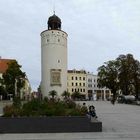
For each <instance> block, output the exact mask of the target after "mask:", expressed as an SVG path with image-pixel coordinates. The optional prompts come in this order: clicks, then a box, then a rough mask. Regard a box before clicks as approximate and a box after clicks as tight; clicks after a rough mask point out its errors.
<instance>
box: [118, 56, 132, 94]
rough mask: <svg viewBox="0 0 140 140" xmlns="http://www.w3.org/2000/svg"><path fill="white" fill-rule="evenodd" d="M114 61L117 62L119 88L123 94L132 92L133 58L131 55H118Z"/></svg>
mask: <svg viewBox="0 0 140 140" xmlns="http://www.w3.org/2000/svg"><path fill="white" fill-rule="evenodd" d="M116 61H118V62H119V69H118V73H119V75H118V80H119V85H120V90H121V91H122V93H123V95H129V94H130V93H132V92H133V84H132V79H133V75H132V73H133V64H134V58H133V55H131V54H127V55H120V56H119V57H118V58H117V59H116Z"/></svg>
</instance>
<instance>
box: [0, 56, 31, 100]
mask: <svg viewBox="0 0 140 140" xmlns="http://www.w3.org/2000/svg"><path fill="white" fill-rule="evenodd" d="M13 61H16V60H15V59H1V58H0V78H1V79H2V78H3V74H4V73H5V72H6V70H7V69H8V64H10V63H11V62H13ZM22 80H24V81H25V84H24V87H23V88H22V89H21V90H20V98H21V99H26V98H27V97H28V96H30V93H31V86H30V83H29V80H28V78H27V76H26V77H25V78H24V79H22ZM15 88H16V80H15ZM15 92H16V91H15ZM8 96H9V98H12V95H10V94H8ZM0 99H3V97H2V95H0Z"/></svg>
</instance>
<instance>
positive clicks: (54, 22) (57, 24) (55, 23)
mask: <svg viewBox="0 0 140 140" xmlns="http://www.w3.org/2000/svg"><path fill="white" fill-rule="evenodd" d="M48 30H61V19H60V18H59V17H58V16H56V15H55V14H53V15H52V16H50V17H49V19H48Z"/></svg>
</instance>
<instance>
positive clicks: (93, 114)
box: [88, 105, 97, 118]
mask: <svg viewBox="0 0 140 140" xmlns="http://www.w3.org/2000/svg"><path fill="white" fill-rule="evenodd" d="M88 114H89V115H90V117H94V118H97V115H96V110H95V107H94V106H93V105H91V106H89V112H88Z"/></svg>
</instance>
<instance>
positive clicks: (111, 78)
mask: <svg viewBox="0 0 140 140" xmlns="http://www.w3.org/2000/svg"><path fill="white" fill-rule="evenodd" d="M118 84H119V81H118V62H117V61H108V62H105V63H104V65H102V66H101V67H99V68H98V86H99V87H106V88H109V89H110V90H111V92H112V93H113V102H115V100H116V97H117V91H118V89H119V85H118Z"/></svg>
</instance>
